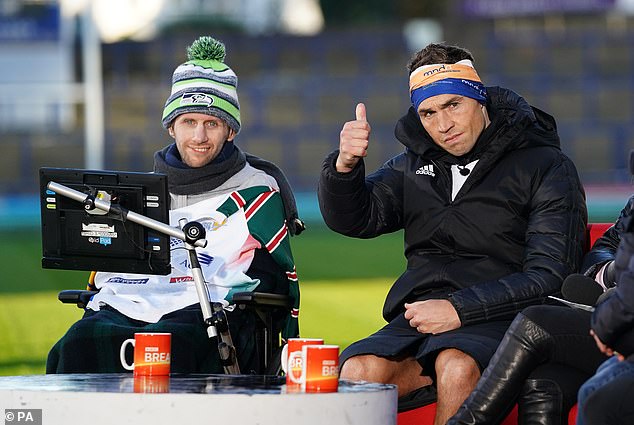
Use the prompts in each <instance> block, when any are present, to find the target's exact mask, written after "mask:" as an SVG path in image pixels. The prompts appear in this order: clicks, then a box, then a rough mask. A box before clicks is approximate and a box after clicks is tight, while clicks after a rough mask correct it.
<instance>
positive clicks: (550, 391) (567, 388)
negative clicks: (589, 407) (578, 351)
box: [517, 363, 588, 425]
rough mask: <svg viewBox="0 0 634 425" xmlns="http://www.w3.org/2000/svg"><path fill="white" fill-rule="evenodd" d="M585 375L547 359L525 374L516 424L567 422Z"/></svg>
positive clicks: (548, 424) (559, 423)
mask: <svg viewBox="0 0 634 425" xmlns="http://www.w3.org/2000/svg"><path fill="white" fill-rule="evenodd" d="M587 378H588V375H587V374H586V373H584V372H582V371H580V370H578V369H575V368H572V367H569V366H566V365H563V364H557V363H546V364H544V365H542V366H539V367H538V368H537V369H535V370H534V371H533V372H532V373H531V375H530V376H529V377H528V379H527V380H526V382H525V384H524V388H522V391H521V392H520V395H519V397H518V399H517V404H518V406H519V409H518V412H517V413H518V417H517V419H518V420H517V422H518V424H519V425H567V424H568V414H569V412H570V408H571V407H572V406H574V405H575V403H576V402H577V392H578V391H579V387H581V384H583V383H584V382H585V380H586V379H587Z"/></svg>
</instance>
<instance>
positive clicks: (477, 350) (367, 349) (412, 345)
mask: <svg viewBox="0 0 634 425" xmlns="http://www.w3.org/2000/svg"><path fill="white" fill-rule="evenodd" d="M510 324H511V321H510V320H507V321H495V322H487V323H481V324H477V325H470V326H464V327H461V328H458V329H454V330H453V331H449V332H445V333H442V334H438V335H431V334H421V333H420V332H418V331H417V330H416V329H415V328H412V327H411V326H410V325H409V321H408V320H407V319H405V317H404V315H403V314H399V315H398V316H397V317H396V318H395V319H394V320H392V321H391V322H390V323H388V324H387V325H385V326H384V327H383V328H381V329H380V330H378V331H377V332H375V333H374V334H372V335H370V336H369V337H367V338H364V339H362V340H360V341H357V342H355V343H353V344H352V345H350V346H349V347H348V348H346V349H345V350H344V351H343V353H341V358H340V364H343V363H344V362H345V361H346V360H348V359H349V358H350V357H354V356H359V355H364V354H372V355H375V356H379V357H386V358H395V359H398V358H404V357H415V358H416V359H417V360H418V362H419V363H420V365H421V366H422V367H423V371H424V374H425V375H429V376H432V377H433V378H435V369H434V363H435V361H436V356H437V355H438V353H439V352H440V351H442V350H445V349H448V348H455V349H458V350H460V351H462V352H463V353H465V354H468V355H469V356H471V357H472V358H473V359H474V360H475V361H476V363H477V364H478V366H479V368H480V372H482V371H483V370H484V369H485V368H486V366H487V365H488V364H489V360H491V357H492V356H493V353H495V350H496V349H497V346H498V345H499V344H500V341H502V337H503V336H504V333H505V332H506V330H507V329H508V327H509V325H510Z"/></svg>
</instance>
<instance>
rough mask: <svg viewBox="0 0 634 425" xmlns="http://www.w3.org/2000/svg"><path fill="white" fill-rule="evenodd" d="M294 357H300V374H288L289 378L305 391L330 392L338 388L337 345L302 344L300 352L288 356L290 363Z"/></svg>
mask: <svg viewBox="0 0 634 425" xmlns="http://www.w3.org/2000/svg"><path fill="white" fill-rule="evenodd" d="M295 357H301V361H302V364H303V368H302V374H301V376H300V377H299V378H297V377H296V376H295V375H294V374H289V375H288V376H289V377H290V380H291V381H292V382H293V383H295V384H298V385H300V387H301V390H302V391H305V392H307V393H332V392H336V391H337V389H338V388H339V346H338V345H304V346H303V347H302V352H301V354H298V353H297V352H295V353H293V354H291V355H290V356H289V359H288V362H289V363H291V362H292V361H293V359H294V358H295Z"/></svg>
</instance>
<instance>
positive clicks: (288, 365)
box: [281, 338, 324, 386]
mask: <svg viewBox="0 0 634 425" xmlns="http://www.w3.org/2000/svg"><path fill="white" fill-rule="evenodd" d="M323 343H324V340H323V339H321V338H289V339H288V342H287V343H286V345H285V346H284V348H282V358H281V363H282V370H283V371H284V373H285V374H286V385H288V386H298V384H295V383H294V382H293V381H291V378H290V376H291V375H295V377H296V378H299V377H300V376H301V374H302V357H301V354H302V347H303V346H304V345H309V344H310V345H321V344H323ZM293 353H296V354H297V355H295V356H293V359H292V360H291V361H289V359H290V357H291V354H293Z"/></svg>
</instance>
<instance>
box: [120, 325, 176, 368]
mask: <svg viewBox="0 0 634 425" xmlns="http://www.w3.org/2000/svg"><path fill="white" fill-rule="evenodd" d="M171 342H172V334H170V333H135V334H134V339H126V340H125V341H123V344H121V349H120V350H119V356H120V359H121V365H122V366H123V368H124V369H126V370H133V371H134V376H162V375H169V373H170V363H171V359H170V358H171ZM128 344H132V346H133V347H134V363H132V364H131V365H130V364H128V363H127V362H126V359H125V349H126V347H127V345H128Z"/></svg>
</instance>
